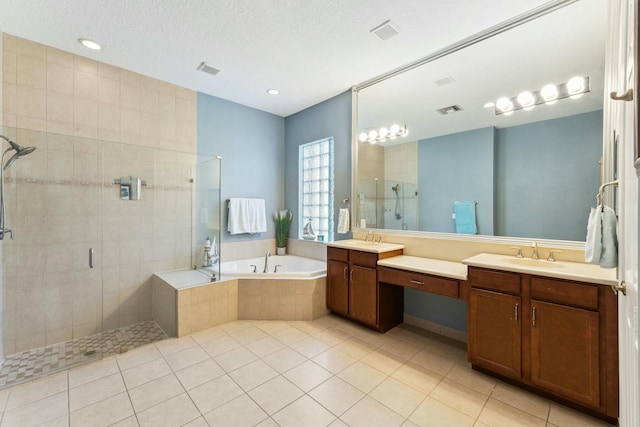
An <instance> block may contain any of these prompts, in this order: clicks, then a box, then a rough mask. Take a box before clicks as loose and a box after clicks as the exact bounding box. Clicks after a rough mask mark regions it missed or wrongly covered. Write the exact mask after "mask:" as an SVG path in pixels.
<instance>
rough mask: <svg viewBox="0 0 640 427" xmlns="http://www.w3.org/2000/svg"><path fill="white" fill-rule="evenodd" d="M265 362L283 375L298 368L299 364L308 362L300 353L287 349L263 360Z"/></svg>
mask: <svg viewBox="0 0 640 427" xmlns="http://www.w3.org/2000/svg"><path fill="white" fill-rule="evenodd" d="M263 360H264V361H265V362H266V363H267V364H268V365H269V366H271V367H272V368H273V369H275V370H276V371H278V372H280V373H283V372H286V371H288V370H289V369H291V368H293V367H294V366H298V365H299V364H301V363H303V362H305V361H306V360H307V358H306V357H304V356H303V355H301V354H300V353H298V352H297V351H295V350H293V349H291V348H289V347H285V348H283V349H282V350H278V351H276V352H275V353H271V354H270V355H268V356H266V357H265V358H263Z"/></svg>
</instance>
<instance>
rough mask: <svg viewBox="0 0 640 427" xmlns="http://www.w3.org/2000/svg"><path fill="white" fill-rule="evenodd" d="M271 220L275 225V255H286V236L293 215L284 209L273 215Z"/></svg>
mask: <svg viewBox="0 0 640 427" xmlns="http://www.w3.org/2000/svg"><path fill="white" fill-rule="evenodd" d="M273 220H274V221H275V223H276V255H285V254H286V253H287V236H288V235H289V229H290V228H291V221H293V213H292V212H291V211H290V210H288V209H285V210H283V211H280V212H278V211H276V212H274V213H273Z"/></svg>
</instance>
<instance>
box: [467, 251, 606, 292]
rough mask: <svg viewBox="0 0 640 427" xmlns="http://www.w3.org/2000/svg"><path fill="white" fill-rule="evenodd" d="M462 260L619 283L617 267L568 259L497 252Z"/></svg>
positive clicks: (538, 272) (480, 264) (474, 263)
mask: <svg viewBox="0 0 640 427" xmlns="http://www.w3.org/2000/svg"><path fill="white" fill-rule="evenodd" d="M462 262H463V263H464V264H466V265H471V266H474V267H484V268H491V269H494V270H505V271H513V272H516V273H525V274H533V275H536V276H546V277H553V278H556V279H567V280H577V281H581V282H588V283H597V284H600V285H615V284H617V283H618V281H617V278H616V269H615V268H600V266H598V265H594V264H582V263H578V262H567V261H556V262H550V261H546V260H544V259H539V260H533V259H531V258H516V257H515V256H513V255H497V254H478V255H474V256H472V257H470V258H467V259H465V260H463V261H462Z"/></svg>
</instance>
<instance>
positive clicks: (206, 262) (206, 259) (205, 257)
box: [202, 236, 213, 267]
mask: <svg viewBox="0 0 640 427" xmlns="http://www.w3.org/2000/svg"><path fill="white" fill-rule="evenodd" d="M210 252H211V239H209V236H207V239H206V240H205V241H204V253H203V254H202V266H203V267H211V266H212V265H213V264H212V263H211V255H210Z"/></svg>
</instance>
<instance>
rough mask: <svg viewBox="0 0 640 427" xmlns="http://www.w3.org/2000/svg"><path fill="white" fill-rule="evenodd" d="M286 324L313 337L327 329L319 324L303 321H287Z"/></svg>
mask: <svg viewBox="0 0 640 427" xmlns="http://www.w3.org/2000/svg"><path fill="white" fill-rule="evenodd" d="M287 323H289V324H290V325H291V326H293V327H294V328H296V329H299V330H301V331H302V332H304V333H306V334H308V335H315V334H318V333H320V332H322V331H324V330H326V329H327V328H325V327H324V326H323V325H321V324H319V323H314V322H309V321H304V320H291V321H288V322H287Z"/></svg>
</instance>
